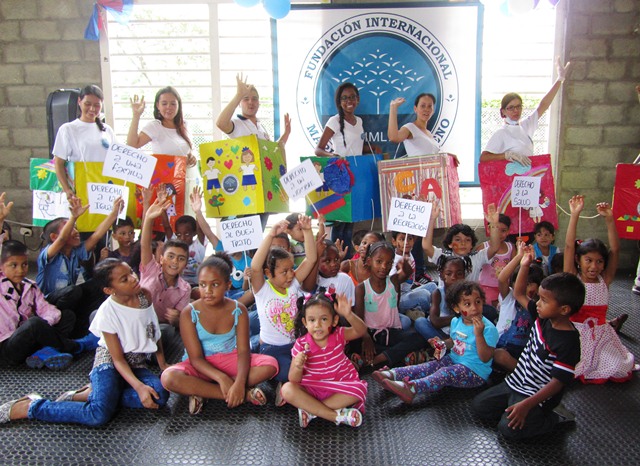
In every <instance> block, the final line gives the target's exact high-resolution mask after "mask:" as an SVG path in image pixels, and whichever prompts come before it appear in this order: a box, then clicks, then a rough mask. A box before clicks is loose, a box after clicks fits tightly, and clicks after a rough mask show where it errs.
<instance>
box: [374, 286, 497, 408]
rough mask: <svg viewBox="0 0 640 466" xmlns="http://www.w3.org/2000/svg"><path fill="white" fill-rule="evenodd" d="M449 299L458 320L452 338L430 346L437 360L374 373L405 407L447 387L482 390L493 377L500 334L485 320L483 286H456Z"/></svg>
mask: <svg viewBox="0 0 640 466" xmlns="http://www.w3.org/2000/svg"><path fill="white" fill-rule="evenodd" d="M446 299H447V306H449V308H450V309H452V310H453V311H454V312H455V313H456V317H454V318H453V320H452V321H451V333H450V335H451V338H448V339H447V340H444V341H442V340H440V338H438V337H435V338H434V339H432V340H430V342H429V343H431V345H432V346H433V347H434V348H435V349H436V359H435V360H433V361H430V362H427V363H424V364H418V365H415V366H408V367H398V368H395V369H383V370H380V371H376V372H374V373H373V378H374V379H375V380H376V381H377V382H379V383H380V384H381V385H382V386H383V387H384V388H385V389H386V390H389V391H391V392H392V393H395V394H396V395H398V396H399V397H400V399H402V401H404V402H405V403H412V402H413V399H414V397H415V396H416V395H417V394H419V393H434V392H437V391H440V390H442V389H443V388H444V387H459V388H475V387H481V386H482V385H484V384H485V383H486V382H487V380H488V378H489V375H490V374H491V362H492V360H493V351H494V349H495V346H496V343H497V342H498V331H497V330H496V327H495V326H494V325H493V324H492V323H491V322H489V320H487V318H486V317H483V316H482V306H483V304H484V299H485V298H484V291H483V290H482V288H481V287H480V284H479V283H476V282H470V281H462V282H458V283H455V284H454V285H453V286H451V288H450V289H449V290H448V291H447V297H446ZM445 347H446V350H445ZM445 351H448V354H445Z"/></svg>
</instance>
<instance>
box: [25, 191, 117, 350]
mask: <svg viewBox="0 0 640 466" xmlns="http://www.w3.org/2000/svg"><path fill="white" fill-rule="evenodd" d="M123 207H124V201H123V200H122V198H120V197H118V198H117V199H116V200H115V201H114V202H113V209H112V210H111V212H110V213H109V215H107V216H106V217H105V219H104V220H103V221H102V222H101V223H100V225H98V227H97V228H96V230H95V231H94V232H93V233H92V234H91V236H90V237H89V238H87V239H86V240H85V241H82V240H81V239H80V233H79V232H78V230H77V229H76V220H78V218H79V217H80V216H81V215H83V214H84V213H85V212H86V211H87V210H88V209H89V205H88V204H87V205H85V206H83V205H82V201H81V200H80V199H78V198H76V197H74V198H72V199H71V201H70V203H69V209H70V214H71V215H70V217H69V218H68V219H67V218H64V217H59V218H56V219H54V220H51V221H50V222H49V223H47V224H46V225H45V226H44V229H43V232H42V237H43V239H44V241H45V242H46V245H45V247H44V248H43V249H42V251H40V254H39V256H38V261H37V263H38V274H37V275H36V283H37V284H38V288H40V291H42V293H44V295H45V297H46V298H47V301H49V302H50V303H51V304H53V305H55V306H57V307H58V308H59V309H70V310H72V311H73V312H74V313H75V314H76V323H75V326H74V329H73V331H72V332H71V336H76V337H79V336H84V335H86V334H87V331H88V329H89V316H90V315H91V312H93V311H94V310H96V309H98V307H100V304H102V302H103V301H104V300H105V295H104V293H103V292H102V289H101V288H100V287H98V286H96V284H95V282H94V281H93V280H87V281H85V282H84V283H82V284H80V285H76V282H77V280H78V277H79V275H80V272H81V271H82V266H81V265H80V263H81V262H82V261H87V260H88V259H89V258H90V257H91V254H92V251H93V250H94V249H95V247H96V244H98V241H100V239H101V238H102V237H103V236H104V235H105V234H106V233H107V230H109V228H111V225H113V223H114V222H115V221H116V219H117V218H118V214H119V212H120V210H121V209H122V208H123Z"/></svg>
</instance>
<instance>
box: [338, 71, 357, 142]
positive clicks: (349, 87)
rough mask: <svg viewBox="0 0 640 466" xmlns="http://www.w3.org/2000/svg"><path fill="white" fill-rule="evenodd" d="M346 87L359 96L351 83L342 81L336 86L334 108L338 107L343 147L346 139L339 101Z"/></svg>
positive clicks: (342, 111)
mask: <svg viewBox="0 0 640 466" xmlns="http://www.w3.org/2000/svg"><path fill="white" fill-rule="evenodd" d="M347 89H353V91H354V92H355V93H356V96H357V97H358V98H360V93H359V92H358V88H357V87H356V85H355V84H353V83H342V84H340V85H339V86H338V89H336V95H335V101H336V108H337V109H338V115H339V116H340V133H341V134H342V142H343V144H344V147H345V148H346V147H347V139H346V138H345V136H344V110H342V105H341V104H340V103H341V98H342V93H343V92H344V91H345V90H347Z"/></svg>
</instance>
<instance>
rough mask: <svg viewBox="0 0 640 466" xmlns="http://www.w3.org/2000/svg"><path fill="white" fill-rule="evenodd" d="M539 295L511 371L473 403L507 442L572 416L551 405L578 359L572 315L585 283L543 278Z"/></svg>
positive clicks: (566, 276) (556, 276)
mask: <svg viewBox="0 0 640 466" xmlns="http://www.w3.org/2000/svg"><path fill="white" fill-rule="evenodd" d="M538 294H539V295H540V299H539V300H538V303H537V304H536V307H537V311H538V318H537V319H536V321H535V323H534V325H533V327H532V328H531V334H530V335H529V341H528V342H527V345H526V346H525V348H524V350H523V352H522V355H521V356H520V359H518V364H517V366H516V368H515V370H514V371H513V373H512V374H509V375H508V376H507V378H506V379H505V380H504V381H503V382H501V383H500V384H499V385H495V386H493V387H491V388H489V389H488V390H486V391H484V392H482V393H480V394H479V395H478V396H476V397H475V398H474V400H473V404H472V408H473V411H474V412H475V413H476V415H477V416H478V417H480V418H481V419H485V420H487V421H492V422H498V430H499V432H500V433H501V434H502V435H503V436H504V437H505V438H507V440H519V439H524V438H528V437H533V436H536V435H540V434H544V433H547V432H550V431H551V430H553V429H554V428H555V426H556V425H557V424H558V423H560V422H565V421H569V420H572V417H571V416H570V414H569V413H567V412H566V411H564V410H563V411H560V410H557V411H558V412H556V411H554V409H557V407H558V405H559V404H560V401H561V399H562V395H563V393H564V389H565V387H566V386H567V384H569V383H571V381H572V380H573V378H574V371H575V367H576V364H578V361H579V360H580V335H579V334H578V332H577V331H576V329H575V327H574V326H573V325H572V323H571V320H570V317H571V315H573V314H575V313H576V312H578V310H579V309H580V307H581V306H582V303H583V302H584V295H585V289H584V285H583V284H582V283H581V282H580V280H578V279H577V278H576V277H575V276H573V275H571V274H568V273H559V274H554V275H550V276H548V277H547V278H545V279H544V280H543V281H542V283H541V284H540V289H539V291H538Z"/></svg>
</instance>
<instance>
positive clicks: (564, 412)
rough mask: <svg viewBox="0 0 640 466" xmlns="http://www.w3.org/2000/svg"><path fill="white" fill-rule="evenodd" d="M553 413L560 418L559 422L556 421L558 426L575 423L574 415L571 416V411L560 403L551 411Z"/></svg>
mask: <svg viewBox="0 0 640 466" xmlns="http://www.w3.org/2000/svg"><path fill="white" fill-rule="evenodd" d="M553 412H554V413H556V414H557V415H558V417H559V418H560V420H559V421H558V424H564V423H566V422H575V421H576V415H575V414H573V413H572V412H571V411H569V410H568V409H567V407H566V406H565V405H563V404H562V403H560V404H559V405H558V406H556V407H555V408H554V409H553Z"/></svg>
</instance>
